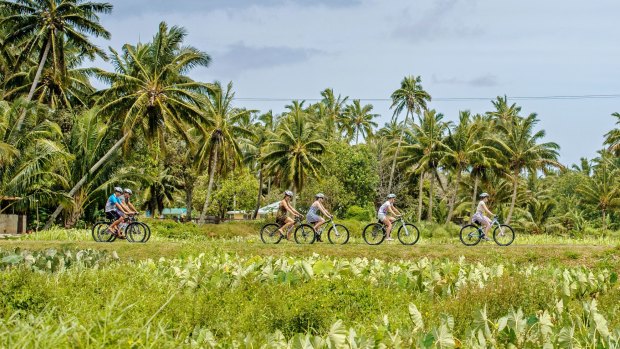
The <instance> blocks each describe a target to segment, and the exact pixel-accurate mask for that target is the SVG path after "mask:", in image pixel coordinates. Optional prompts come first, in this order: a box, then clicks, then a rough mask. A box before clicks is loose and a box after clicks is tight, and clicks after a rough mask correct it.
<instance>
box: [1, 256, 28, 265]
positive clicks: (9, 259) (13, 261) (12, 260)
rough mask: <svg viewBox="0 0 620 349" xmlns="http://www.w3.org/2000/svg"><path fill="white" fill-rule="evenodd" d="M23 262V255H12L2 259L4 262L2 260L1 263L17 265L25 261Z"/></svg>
mask: <svg viewBox="0 0 620 349" xmlns="http://www.w3.org/2000/svg"><path fill="white" fill-rule="evenodd" d="M23 260H24V257H22V256H21V255H18V254H12V255H8V256H6V257H4V258H2V260H0V262H1V263H2V264H11V265H15V264H18V263H21V261H23Z"/></svg>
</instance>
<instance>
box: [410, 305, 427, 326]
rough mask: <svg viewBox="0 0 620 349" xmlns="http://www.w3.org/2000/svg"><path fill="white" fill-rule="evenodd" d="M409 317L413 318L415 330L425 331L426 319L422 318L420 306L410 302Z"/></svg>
mask: <svg viewBox="0 0 620 349" xmlns="http://www.w3.org/2000/svg"><path fill="white" fill-rule="evenodd" d="M409 317H410V318H411V322H413V326H414V327H413V330H414V331H415V332H417V331H420V330H421V331H424V320H423V319H422V313H420V311H419V310H418V307H416V306H415V304H413V303H409Z"/></svg>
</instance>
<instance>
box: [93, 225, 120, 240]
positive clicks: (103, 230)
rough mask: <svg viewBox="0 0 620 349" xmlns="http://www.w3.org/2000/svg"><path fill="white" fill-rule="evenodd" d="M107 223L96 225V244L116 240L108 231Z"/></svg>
mask: <svg viewBox="0 0 620 349" xmlns="http://www.w3.org/2000/svg"><path fill="white" fill-rule="evenodd" d="M109 226H110V224H109V223H101V224H98V225H97V231H96V233H97V240H96V241H97V242H113V241H114V240H116V235H114V234H112V233H110V232H109V231H108V227H109Z"/></svg>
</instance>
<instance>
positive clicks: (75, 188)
mask: <svg viewBox="0 0 620 349" xmlns="http://www.w3.org/2000/svg"><path fill="white" fill-rule="evenodd" d="M128 137H129V133H125V134H124V135H123V137H121V139H119V140H118V141H116V143H115V144H114V145H113V146H112V148H110V150H108V152H107V153H105V155H104V156H103V157H101V159H99V161H97V163H95V164H94V165H93V166H92V167H91V168H90V170H88V173H87V174H85V175H84V176H83V177H82V178H81V179H80V181H79V182H77V183H76V184H75V186H73V188H72V189H71V191H69V196H70V197H73V195H75V193H76V192H77V191H78V190H80V188H81V187H82V186H83V185H84V183H86V180H87V179H88V176H91V175H92V174H94V173H95V171H97V170H98V169H99V167H101V165H103V163H104V162H106V161H108V159H109V158H110V156H112V154H114V152H116V150H118V148H120V146H121V145H122V144H123V143H124V142H125V140H127V138H128ZM62 209H63V207H62V205H58V207H57V208H56V211H54V213H52V215H51V216H50V218H49V219H48V221H47V223H45V226H44V227H43V229H44V230H47V229H49V228H50V227H51V226H52V224H53V223H54V221H56V218H57V217H58V215H59V214H60V212H62Z"/></svg>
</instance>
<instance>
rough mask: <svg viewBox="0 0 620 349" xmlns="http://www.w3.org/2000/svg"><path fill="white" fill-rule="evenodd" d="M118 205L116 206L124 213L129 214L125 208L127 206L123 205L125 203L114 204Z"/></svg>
mask: <svg viewBox="0 0 620 349" xmlns="http://www.w3.org/2000/svg"><path fill="white" fill-rule="evenodd" d="M114 205H115V206H116V208H118V209H119V210H120V211H121V212H123V213H124V214H127V212H128V211H126V210H125V208H124V207H123V204H119V203H118V202H117V203H115V204H114Z"/></svg>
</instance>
